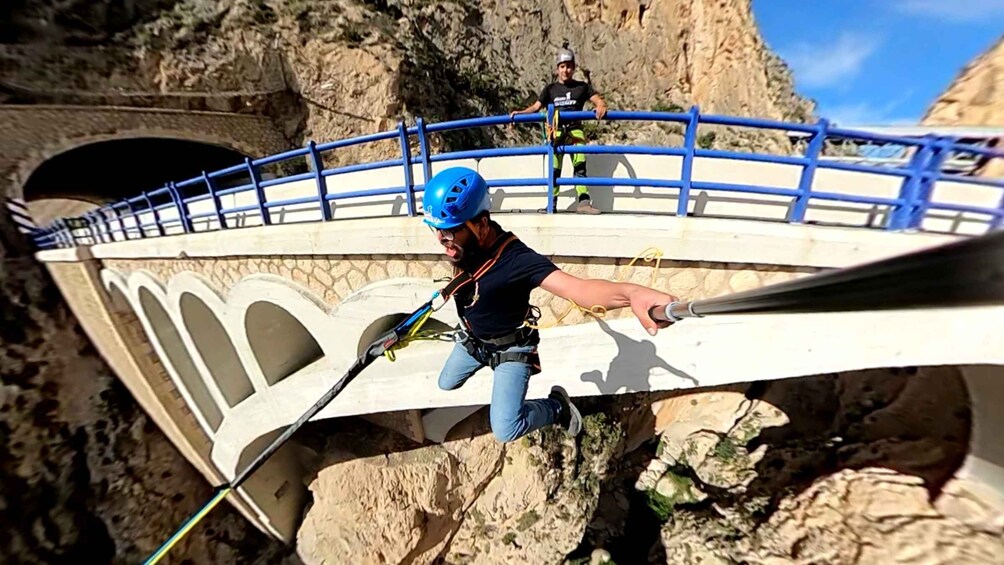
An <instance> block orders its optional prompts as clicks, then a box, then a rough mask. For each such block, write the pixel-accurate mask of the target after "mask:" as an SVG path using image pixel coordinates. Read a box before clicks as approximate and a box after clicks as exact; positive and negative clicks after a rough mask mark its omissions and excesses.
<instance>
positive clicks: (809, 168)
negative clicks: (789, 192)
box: [788, 118, 830, 223]
mask: <svg viewBox="0 0 1004 565" xmlns="http://www.w3.org/2000/svg"><path fill="white" fill-rule="evenodd" d="M829 128H830V121H829V120H827V119H826V118H820V119H819V122H817V123H816V132H815V133H813V134H812V139H811V140H809V145H808V147H806V148H805V160H806V162H805V164H804V165H802V176H801V177H800V178H799V179H798V196H796V197H795V204H794V206H792V209H791V217H790V218H788V221H789V222H798V223H801V222H804V221H805V212H806V210H807V209H808V208H809V199H810V193H811V192H812V181H813V179H815V177H816V165H818V164H819V155H820V154H821V153H822V152H823V145H825V143H826V131H827V130H828V129H829Z"/></svg>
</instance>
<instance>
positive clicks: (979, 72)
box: [922, 36, 1004, 127]
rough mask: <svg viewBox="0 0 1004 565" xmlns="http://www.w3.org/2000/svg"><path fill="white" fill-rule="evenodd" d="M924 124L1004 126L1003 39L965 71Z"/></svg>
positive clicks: (929, 110)
mask: <svg viewBox="0 0 1004 565" xmlns="http://www.w3.org/2000/svg"><path fill="white" fill-rule="evenodd" d="M922 123H924V124H929V125H964V126H998V127H1000V126H1004V36H1001V38H1000V39H999V40H997V43H995V44H994V45H993V46H992V47H990V49H988V50H987V51H986V52H985V53H983V54H982V55H980V56H979V57H976V58H975V59H973V60H972V61H971V62H970V63H969V64H968V65H966V66H965V67H964V68H963V69H962V71H961V72H960V73H959V76H958V77H956V79H955V81H953V82H952V84H951V85H949V87H948V89H946V90H945V92H944V93H942V94H941V96H939V97H938V99H937V100H935V101H934V103H933V104H931V107H930V108H928V109H927V113H926V114H924V118H923V120H922Z"/></svg>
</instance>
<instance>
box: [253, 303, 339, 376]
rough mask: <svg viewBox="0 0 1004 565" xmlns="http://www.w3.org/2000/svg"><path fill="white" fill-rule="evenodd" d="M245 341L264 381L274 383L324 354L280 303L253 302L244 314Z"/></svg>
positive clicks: (301, 325) (315, 341)
mask: <svg viewBox="0 0 1004 565" xmlns="http://www.w3.org/2000/svg"><path fill="white" fill-rule="evenodd" d="M244 330H245V331H246V332H247V337H248V343H250V344H251V351H252V352H253V353H254V356H255V359H256V360H257V361H258V366H259V367H261V371H262V374H263V375H264V376H265V381H266V382H268V384H270V385H274V384H276V383H278V382H279V381H281V380H283V379H285V378H286V377H288V376H290V375H292V374H293V373H295V372H296V371H299V370H300V369H302V368H304V367H306V366H307V365H309V364H311V363H313V362H314V361H317V360H318V359H320V358H321V357H323V356H324V352H323V351H321V346H320V345H318V343H317V340H315V339H314V336H312V335H310V332H309V331H307V328H305V327H303V324H301V323H300V322H299V320H297V319H296V318H294V317H293V315H292V314H290V313H289V312H287V311H286V310H285V309H284V308H282V307H281V306H277V305H275V304H272V303H271V302H261V301H260V302H255V303H254V304H252V305H251V306H250V307H249V308H248V310H247V313H246V314H245V315H244Z"/></svg>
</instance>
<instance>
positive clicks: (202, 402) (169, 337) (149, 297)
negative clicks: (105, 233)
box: [128, 271, 223, 437]
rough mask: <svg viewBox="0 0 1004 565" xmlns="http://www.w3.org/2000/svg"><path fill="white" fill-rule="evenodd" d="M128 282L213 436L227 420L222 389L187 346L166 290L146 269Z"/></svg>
mask: <svg viewBox="0 0 1004 565" xmlns="http://www.w3.org/2000/svg"><path fill="white" fill-rule="evenodd" d="M128 283H129V296H130V299H131V301H132V303H133V304H134V305H135V310H136V313H137V315H138V316H139V318H140V320H141V322H142V325H143V330H144V331H145V332H146V333H147V337H148V338H149V339H150V343H151V344H152V345H153V347H154V350H155V351H156V352H157V355H158V356H159V357H160V360H161V362H162V364H163V365H164V368H165V369H167V371H168V373H169V374H170V376H171V378H172V379H173V380H174V384H175V386H176V387H177V389H178V391H179V392H181V394H182V396H183V397H184V398H185V401H186V402H187V403H188V405H189V407H190V408H191V410H192V413H193V414H195V415H196V419H197V420H198V421H199V423H200V425H202V426H203V429H204V430H205V431H206V434H207V435H208V436H209V437H213V435H214V434H215V432H216V430H218V429H219V427H220V425H221V424H222V423H223V413H222V411H221V410H220V406H221V404H222V400H221V399H218V398H216V396H219V394H218V391H215V390H211V389H210V387H209V383H207V382H206V381H205V379H203V378H202V375H201V374H200V373H199V370H198V369H197V368H196V365H195V362H194V360H193V358H192V355H191V354H190V353H189V349H188V347H186V346H185V340H184V337H183V328H179V326H178V324H177V323H176V322H175V319H174V317H173V316H172V315H171V313H170V310H169V308H168V306H167V304H168V301H167V299H166V293H165V292H164V290H163V288H162V287H161V285H160V283H159V282H157V280H156V279H154V278H153V277H152V276H151V275H150V274H149V273H148V272H145V271H137V272H134V273H132V274H131V275H130V276H129V279H128ZM214 393H215V394H216V396H214Z"/></svg>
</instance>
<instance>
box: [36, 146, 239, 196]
mask: <svg viewBox="0 0 1004 565" xmlns="http://www.w3.org/2000/svg"><path fill="white" fill-rule="evenodd" d="M244 158H245V155H243V154H242V153H240V152H238V151H236V150H233V149H230V148H227V147H221V146H219V145H213V144H210V143H204V142H199V141H189V140H183V139H172V138H160V137H142V138H132V139H113V140H108V141H99V142H95V143H89V144H87V145H81V146H79V147H76V148H73V149H70V150H68V151H64V152H63V153H60V154H58V155H55V156H54V157H52V158H50V159H48V160H47V161H45V162H43V163H42V164H41V165H40V166H39V167H38V168H37V169H35V170H34V171H33V172H32V173H31V175H30V176H29V177H28V180H27V181H26V182H25V185H24V199H25V201H27V202H28V203H29V204H31V203H33V202H38V201H41V200H73V201H85V202H90V203H93V204H99V205H100V204H104V203H106V202H110V201H114V200H121V199H123V198H131V197H133V196H137V195H139V194H140V193H141V192H143V191H151V190H156V189H158V188H161V187H163V186H164V185H165V184H166V183H168V182H170V181H175V182H177V181H182V180H185V179H190V178H193V177H196V176H199V175H201V174H202V171H207V172H209V171H216V170H220V169H224V168H227V167H230V166H233V165H236V164H239V163H241V162H242V161H243V160H244ZM205 190H206V189H205V186H203V185H201V184H199V185H196V186H194V187H190V188H189V189H188V190H187V191H186V192H185V193H184V195H185V196H194V195H196V194H200V193H204V192H205Z"/></svg>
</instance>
